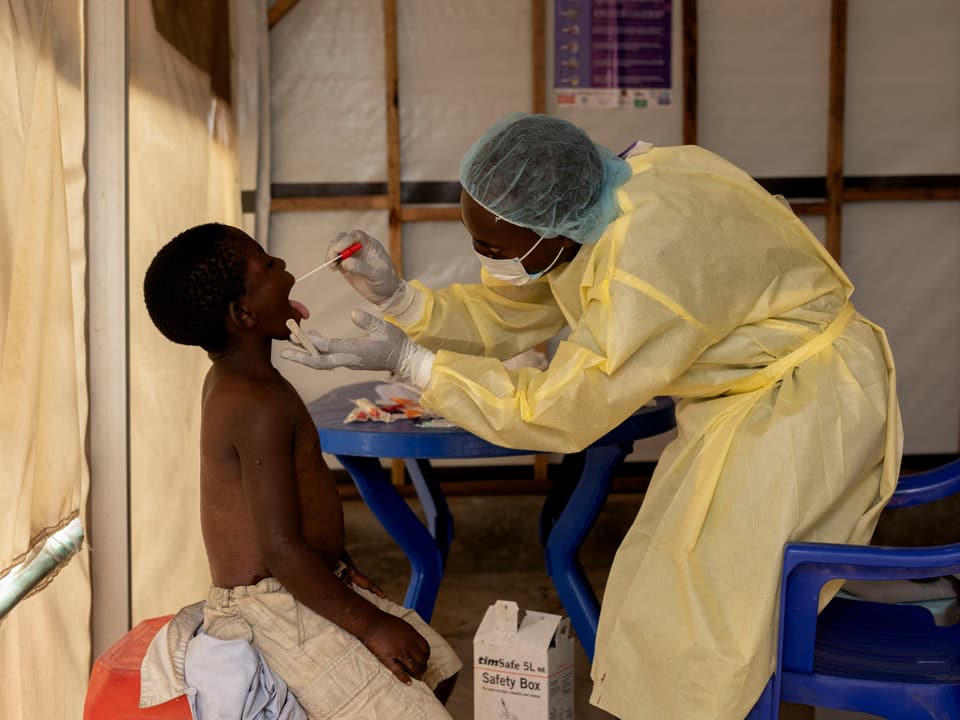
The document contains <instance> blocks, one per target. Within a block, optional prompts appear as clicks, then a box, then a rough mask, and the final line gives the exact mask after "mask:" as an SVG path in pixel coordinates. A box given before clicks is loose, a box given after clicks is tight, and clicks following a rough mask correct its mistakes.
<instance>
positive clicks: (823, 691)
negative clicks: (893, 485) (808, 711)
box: [747, 459, 960, 720]
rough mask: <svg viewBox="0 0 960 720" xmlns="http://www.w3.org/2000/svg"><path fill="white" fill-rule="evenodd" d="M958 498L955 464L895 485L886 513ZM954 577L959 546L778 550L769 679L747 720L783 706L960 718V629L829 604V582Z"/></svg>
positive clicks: (891, 610) (907, 612)
mask: <svg viewBox="0 0 960 720" xmlns="http://www.w3.org/2000/svg"><path fill="white" fill-rule="evenodd" d="M958 492H960V459H957V460H954V461H953V462H951V463H949V464H947V465H944V466H943V467H940V468H937V469H935V470H930V471H927V472H923V473H917V474H915V475H907V476H904V477H902V478H901V479H900V482H899V484H898V486H897V490H896V493H895V494H894V496H893V498H892V499H891V501H890V503H889V505H888V507H908V506H911V505H920V504H923V503H927V502H932V501H934V500H939V499H941V498H944V497H947V496H949V495H953V494H955V493H958ZM956 573H960V543H954V544H951V545H941V546H937V547H921V548H894V547H876V546H853V545H830V544H823V543H791V544H788V545H787V546H786V548H785V550H784V562H783V581H782V585H781V589H780V629H779V636H778V658H777V666H776V672H775V674H774V676H773V678H772V679H771V681H770V683H769V684H768V685H767V687H766V689H765V690H764V692H763V695H762V696H761V697H760V700H759V701H758V702H757V704H756V706H755V707H754V708H753V710H752V711H751V712H750V714H749V715H748V716H747V720H778V717H779V706H780V701H785V702H792V703H799V704H802V705H814V706H818V707H825V708H835V709H838V710H850V711H856V712H863V713H871V714H874V715H879V716H881V717H884V718H888V719H889V720H931V719H932V720H956V719H957V718H960V625H954V626H949V627H938V626H937V625H936V624H935V623H934V620H933V616H932V615H931V614H930V612H929V611H927V610H926V609H925V608H923V607H918V606H915V605H902V604H887V603H875V602H868V601H863V600H848V599H844V598H835V599H834V600H832V601H831V602H830V603H829V604H828V605H827V607H826V608H824V610H823V612H822V613H820V615H819V617H818V615H817V603H818V599H819V596H820V589H821V588H822V587H823V585H824V583H826V582H827V581H829V580H833V579H836V578H843V579H849V580H854V579H860V580H916V579H922V578H935V577H939V576H943V575H951V574H956Z"/></svg>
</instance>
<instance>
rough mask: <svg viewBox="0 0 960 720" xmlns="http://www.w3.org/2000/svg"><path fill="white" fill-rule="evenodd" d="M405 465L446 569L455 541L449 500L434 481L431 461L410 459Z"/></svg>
mask: <svg viewBox="0 0 960 720" xmlns="http://www.w3.org/2000/svg"><path fill="white" fill-rule="evenodd" d="M405 463H406V466H407V472H408V473H410V480H411V482H412V483H413V488H414V490H416V491H417V497H418V498H420V504H421V506H423V514H424V517H425V518H426V519H427V527H428V528H429V530H430V534H431V535H433V539H434V541H436V543H437V547H438V548H440V557H441V559H442V560H443V565H444V567H446V565H447V555H448V554H449V553H450V543H451V541H452V540H453V515H451V514H450V507H449V506H448V505H447V499H446V498H445V497H444V496H443V491H442V490H440V486H439V485H437V482H436V480H434V479H433V473H432V472H431V467H430V461H429V460H424V459H412V458H410V459H407V460H406V461H405Z"/></svg>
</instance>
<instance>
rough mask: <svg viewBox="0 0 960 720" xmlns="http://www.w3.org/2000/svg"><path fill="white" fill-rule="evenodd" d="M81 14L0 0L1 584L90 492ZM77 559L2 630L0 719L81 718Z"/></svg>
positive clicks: (83, 675)
mask: <svg viewBox="0 0 960 720" xmlns="http://www.w3.org/2000/svg"><path fill="white" fill-rule="evenodd" d="M81 13H82V5H81V4H80V3H77V2H75V1H73V0H0V342H2V346H0V398H3V400H2V402H0V467H2V468H3V481H2V482H0V577H3V576H6V575H10V578H8V580H9V579H11V578H12V575H11V570H12V569H13V568H15V566H17V565H18V564H19V563H21V562H23V561H25V560H29V559H30V558H31V557H33V556H34V555H35V554H36V552H37V550H38V549H39V548H40V547H41V546H42V545H43V544H44V542H45V541H46V540H47V538H48V537H49V536H50V534H52V533H53V532H55V531H56V530H58V529H60V528H62V527H64V526H65V525H67V524H68V523H69V522H70V521H72V520H74V519H76V518H78V517H80V518H81V519H82V508H83V507H84V504H85V502H86V497H87V491H88V486H89V474H88V468H87V463H86V458H85V447H84V442H85V435H86V422H87V387H86V366H85V359H84V358H85V340H84V313H85V303H84V297H85V295H84V273H85V258H84V211H83V193H84V187H85V175H84V169H83V137H84V106H83V74H82V70H83V64H82V63H83V31H82V15H81ZM88 560H89V558H88V556H87V553H86V551H85V550H81V552H80V553H79V554H77V555H75V556H73V559H72V560H71V561H70V562H69V564H68V565H67V566H66V567H61V568H60V574H59V575H58V576H57V577H56V580H55V581H53V582H50V581H51V579H52V576H48V578H47V579H46V580H45V581H44V582H42V583H41V584H40V585H39V586H37V588H36V589H35V590H34V594H33V595H32V596H30V597H28V598H26V599H25V600H23V601H22V602H21V603H20V604H19V605H17V606H16V607H15V608H14V609H13V611H12V612H11V613H10V614H9V615H8V616H7V617H6V619H5V620H4V622H3V624H2V625H0V657H2V658H3V660H2V663H0V665H2V667H3V668H4V677H3V691H2V692H0V717H3V718H9V719H10V720H15V719H19V718H40V717H49V718H54V717H57V718H59V717H69V716H77V715H78V713H77V708H79V707H81V706H82V703H83V693H84V690H85V688H86V680H87V674H88V670H89V654H90V640H89V618H90V582H89V569H88V568H89V563H88ZM40 589H43V592H38V590H40ZM51 688H56V692H51Z"/></svg>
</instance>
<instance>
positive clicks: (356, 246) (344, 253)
mask: <svg viewBox="0 0 960 720" xmlns="http://www.w3.org/2000/svg"><path fill="white" fill-rule="evenodd" d="M361 248H363V245H361V244H360V243H358V242H355V243H353V245H350V246H349V247H346V248H344V249H343V250H341V251H340V252H339V253H337V254H336V256H334V257H332V258H330V259H329V260H327V261H326V262H325V263H323V264H321V265H317V266H316V267H315V268H314V269H313V270H311V271H310V272H308V273H307V274H306V275H301V276H300V277H298V278H297V280H296V282H294V283H293V284H294V285H296V284H297V283H298V282H300V281H301V280H306V279H307V278H308V277H310V276H311V275H313V274H314V273H315V272H318V271H320V270H323V269H324V268H325V267H327V266H328V265H332V264H333V263H335V262H340V261H342V260H346V259H347V258H348V257H350V256H351V255H353V254H354V253H356V252H358V251H359V250H360V249H361Z"/></svg>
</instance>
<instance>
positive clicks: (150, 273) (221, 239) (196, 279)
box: [143, 223, 247, 352]
mask: <svg viewBox="0 0 960 720" xmlns="http://www.w3.org/2000/svg"><path fill="white" fill-rule="evenodd" d="M241 234H242V232H241V231H240V230H237V229H236V228H233V227H230V226H229V225H221V224H220V223H207V224H205V225H197V226H196V227H192V228H190V229H189V230H184V231H183V232H182V233H180V234H179V235H177V236H176V237H175V238H173V239H172V240H171V241H170V242H168V243H167V244H166V245H164V246H163V247H162V248H160V250H159V252H157V254H156V256H154V258H153V260H152V261H151V263H150V267H149V268H147V272H146V275H145V276H144V280H143V298H144V301H145V302H146V305H147V312H148V313H149V315H150V319H151V320H153V324H154V325H156V326H157V329H158V330H159V331H160V332H161V333H163V335H164V336H165V337H166V338H167V339H169V340H172V341H173V342H175V343H180V344H182V345H199V346H200V347H202V348H203V349H204V350H206V351H207V352H223V351H224V350H226V348H227V340H228V337H227V325H226V317H227V312H228V310H229V308H230V303H232V302H233V301H234V300H236V299H237V298H240V297H242V296H243V294H244V293H245V292H246V289H245V285H244V276H245V275H246V269H247V263H246V260H245V259H244V258H243V256H241V255H240V253H239V252H238V251H237V239H238V237H239V236H240V235H241Z"/></svg>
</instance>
